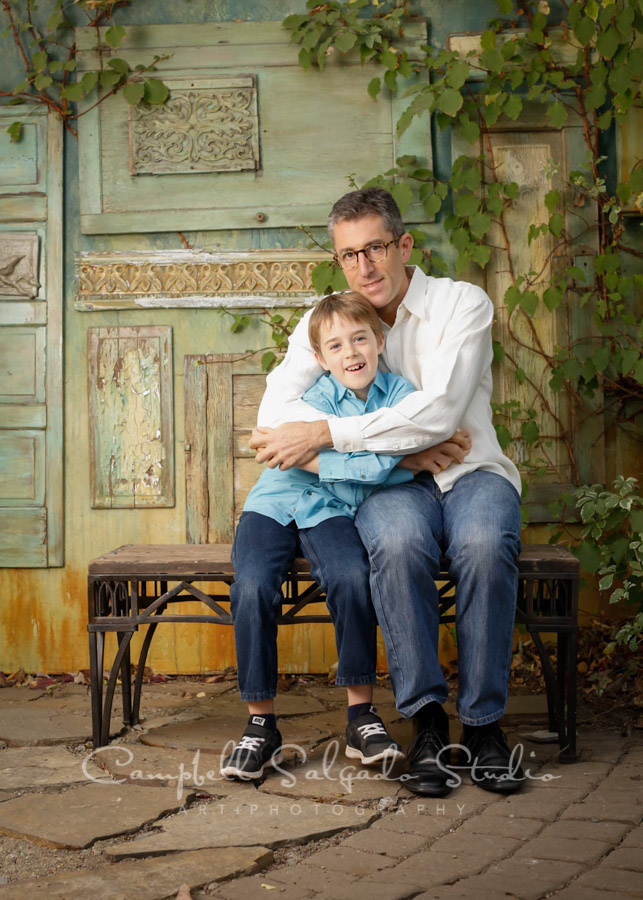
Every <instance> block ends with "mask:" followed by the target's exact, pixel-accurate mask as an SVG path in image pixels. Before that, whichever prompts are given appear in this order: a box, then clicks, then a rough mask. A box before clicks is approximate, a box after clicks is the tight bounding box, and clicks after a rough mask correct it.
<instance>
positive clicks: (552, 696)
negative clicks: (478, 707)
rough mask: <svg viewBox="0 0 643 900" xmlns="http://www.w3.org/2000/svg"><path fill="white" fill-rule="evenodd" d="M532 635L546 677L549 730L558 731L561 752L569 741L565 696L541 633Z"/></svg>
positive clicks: (534, 632)
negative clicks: (566, 725)
mask: <svg viewBox="0 0 643 900" xmlns="http://www.w3.org/2000/svg"><path fill="white" fill-rule="evenodd" d="M530 633H531V636H532V637H533V639H534V643H535V645H536V649H537V650H538V655H539V656H540V662H541V665H542V669H543V676H544V678H545V688H546V690H547V713H548V717H549V730H550V731H556V732H558V745H559V747H560V749H561V752H562V751H563V750H565V749H566V746H567V741H566V735H565V715H564V700H563V696H562V694H561V692H560V689H559V686H558V679H557V676H556V672H555V671H554V667H553V666H552V664H551V660H550V659H549V656H548V655H547V651H546V650H545V645H544V644H543V642H542V640H541V638H540V635H539V634H538V633H537V632H536V631H531V632H530Z"/></svg>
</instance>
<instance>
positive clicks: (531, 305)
mask: <svg viewBox="0 0 643 900" xmlns="http://www.w3.org/2000/svg"><path fill="white" fill-rule="evenodd" d="M539 302H540V301H539V299H538V294H536V293H535V292H534V291H525V293H524V294H522V296H521V297H520V306H521V308H522V309H524V311H525V312H526V313H527V315H528V316H533V314H534V313H535V312H536V310H537V309H538V303H539Z"/></svg>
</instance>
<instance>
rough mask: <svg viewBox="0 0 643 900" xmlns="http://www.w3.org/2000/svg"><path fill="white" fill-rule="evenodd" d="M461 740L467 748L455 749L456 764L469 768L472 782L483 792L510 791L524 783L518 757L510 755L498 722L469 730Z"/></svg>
mask: <svg viewBox="0 0 643 900" xmlns="http://www.w3.org/2000/svg"><path fill="white" fill-rule="evenodd" d="M460 743H461V744H462V746H463V747H464V748H466V749H464V750H462V749H460V750H459V751H458V766H460V767H462V768H468V769H470V774H471V781H472V782H473V784H477V785H478V787H481V788H483V789H484V790H485V791H493V792H494V793H497V794H513V793H515V792H516V791H519V790H520V788H521V787H522V786H523V784H524V783H525V774H524V772H523V770H522V768H521V767H520V757H519V756H518V754H517V753H514V754H513V755H512V751H511V750H510V749H509V746H508V745H507V739H506V737H505V734H504V732H503V730H502V729H501V727H500V725H498V723H497V722H492V723H491V724H490V725H480V726H478V727H476V728H471V729H468V730H467V733H466V735H465V734H463V735H462V737H461V739H460Z"/></svg>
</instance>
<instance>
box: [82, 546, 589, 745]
mask: <svg viewBox="0 0 643 900" xmlns="http://www.w3.org/2000/svg"><path fill="white" fill-rule="evenodd" d="M230 551H231V544H187V545H140V546H137V545H133V544H130V545H126V546H124V547H119V548H118V549H116V550H113V551H111V552H110V553H107V554H105V555H104V556H101V557H99V558H97V559H94V560H92V561H91V562H90V564H89V570H88V605H89V610H88V611H89V619H88V626H87V630H88V632H89V652H90V667H91V700H92V730H93V742H94V747H98V746H102V745H104V744H107V743H108V742H109V726H110V719H111V712H112V705H113V701H114V693H115V690H116V686H117V680H118V676H119V674H120V676H121V684H122V701H123V723H124V725H136V724H138V722H139V721H140V718H139V716H140V703H141V691H142V686H143V671H144V669H145V663H146V660H147V655H148V652H149V648H150V644H151V642H152V639H153V637H154V634H155V632H156V629H157V628H158V626H159V625H161V624H163V623H169V622H209V623H215V624H217V625H231V624H232V619H231V617H230V612H229V609H228V605H229V603H228V599H229V598H228V596H227V593H217V588H216V586H217V585H221V586H222V587H223V586H225V587H226V590H227V587H229V585H230V584H231V583H232V581H233V579H234V568H233V566H232V562H231V560H230ZM578 580H579V564H578V560H577V559H576V557H575V556H573V554H571V553H570V552H569V551H568V550H567V549H566V548H564V547H561V546H557V545H547V544H544V545H538V544H534V545H528V546H526V547H525V548H524V549H523V552H522V554H521V556H520V560H519V587H518V598H517V612H516V622H517V624H521V625H524V626H525V628H526V630H527V632H528V633H529V634H530V635H531V637H532V638H533V640H534V643H535V644H536V647H537V649H538V652H539V655H540V659H541V664H542V669H543V675H544V680H545V687H546V691H547V704H548V716H549V729H550V731H552V732H557V733H558V743H559V747H560V759H561V761H564V762H573V761H574V760H575V759H576V661H577V660H576V653H577V635H578ZM197 584H208V585H210V586H212V588H213V591H212V592H207V593H206V592H204V591H203V590H202V589H201V588H200V587H197ZM455 591H456V585H455V583H454V582H453V580H452V579H451V577H450V576H449V574H448V572H447V571H444V572H443V573H441V575H440V579H439V597H440V599H439V604H440V623H441V624H451V623H453V622H454V621H455V615H454V611H453V606H454V601H455V599H456V598H455ZM194 600H197V601H200V602H201V603H203V604H204V605H205V606H206V607H207V609H208V610H209V612H208V613H203V614H193V613H185V612H179V613H175V612H172V611H171V610H172V609H173V608H174V607H176V606H177V605H178V604H181V603H185V602H186V601H194ZM323 600H324V595H323V593H322V591H321V590H320V589H319V588H318V587H317V586H316V585H314V584H312V585H311V584H310V570H309V565H308V562H307V561H306V560H305V559H297V560H295V562H294V564H293V566H292V569H291V571H290V573H289V575H288V578H287V579H286V582H285V584H284V601H283V605H282V612H281V615H280V616H279V618H278V623H279V624H280V625H294V624H299V623H307V622H323V623H328V622H330V621H331V620H330V616H329V615H328V614H315V613H310V612H306V609H307V607H308V606H309V605H310V604H312V603H318V602H323ZM223 604H225V605H223ZM141 626H145V627H146V628H147V632H146V634H145V638H144V640H143V644H142V647H141V651H140V654H139V657H138V660H137V663H136V665H137V668H136V677H135V679H134V685H133V691H132V682H131V675H130V672H131V669H130V664H131V652H130V651H131V648H130V643H131V639H132V636H133V634H134V633H135V632H136V631H138V629H139V627H141ZM109 632H113V633H114V634H115V635H116V639H117V642H118V650H117V653H116V656H115V658H114V661H113V664H112V667H111V669H110V672H109V676H108V679H107V685H106V687H105V688H104V686H103V677H102V676H103V665H104V657H105V635H106V634H108V633H109ZM544 633H554V634H556V635H557V659H556V666H555V667H554V666H553V665H552V662H551V660H550V659H549V655H548V654H547V651H546V649H545V646H544V643H543V640H542V634H544Z"/></svg>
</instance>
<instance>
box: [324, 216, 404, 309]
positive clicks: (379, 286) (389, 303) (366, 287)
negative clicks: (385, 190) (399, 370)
mask: <svg viewBox="0 0 643 900" xmlns="http://www.w3.org/2000/svg"><path fill="white" fill-rule="evenodd" d="M394 237H397V235H394V234H391V232H390V231H389V230H388V229H387V228H386V227H385V225H384V220H383V219H382V217H381V216H378V215H371V216H364V217H363V218H361V219H353V220H344V221H341V222H338V223H337V224H336V225H335V228H334V230H333V243H334V245H335V251H336V252H337V253H341V252H342V251H343V250H344V251H345V250H362V249H363V248H364V247H369V246H370V245H371V244H375V243H386V242H387V241H390V240H391V239H392V238H394ZM412 249H413V238H412V237H411V235H410V234H408V233H405V234H403V235H401V237H400V239H399V241H398V243H397V244H389V246H388V250H387V254H386V258H385V259H383V260H380V262H371V261H370V260H369V259H368V257H367V256H366V254H365V253H360V254H359V255H358V257H357V260H358V261H357V266H356V267H355V268H354V269H344V276H345V277H346V281H347V282H348V286H349V287H350V289H351V290H352V291H355V292H356V293H357V294H361V295H362V297H366V299H367V300H368V301H369V303H370V304H371V306H374V307H375V309H376V310H377V314H378V315H379V317H380V319H382V321H383V322H387V324H389V325H392V324H393V322H394V321H395V313H396V312H397V308H398V306H399V305H400V303H401V302H402V299H403V298H404V295H405V294H406V291H407V288H408V286H409V276H408V274H407V271H406V264H407V262H408V261H409V256H410V255H411V250H412Z"/></svg>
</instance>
